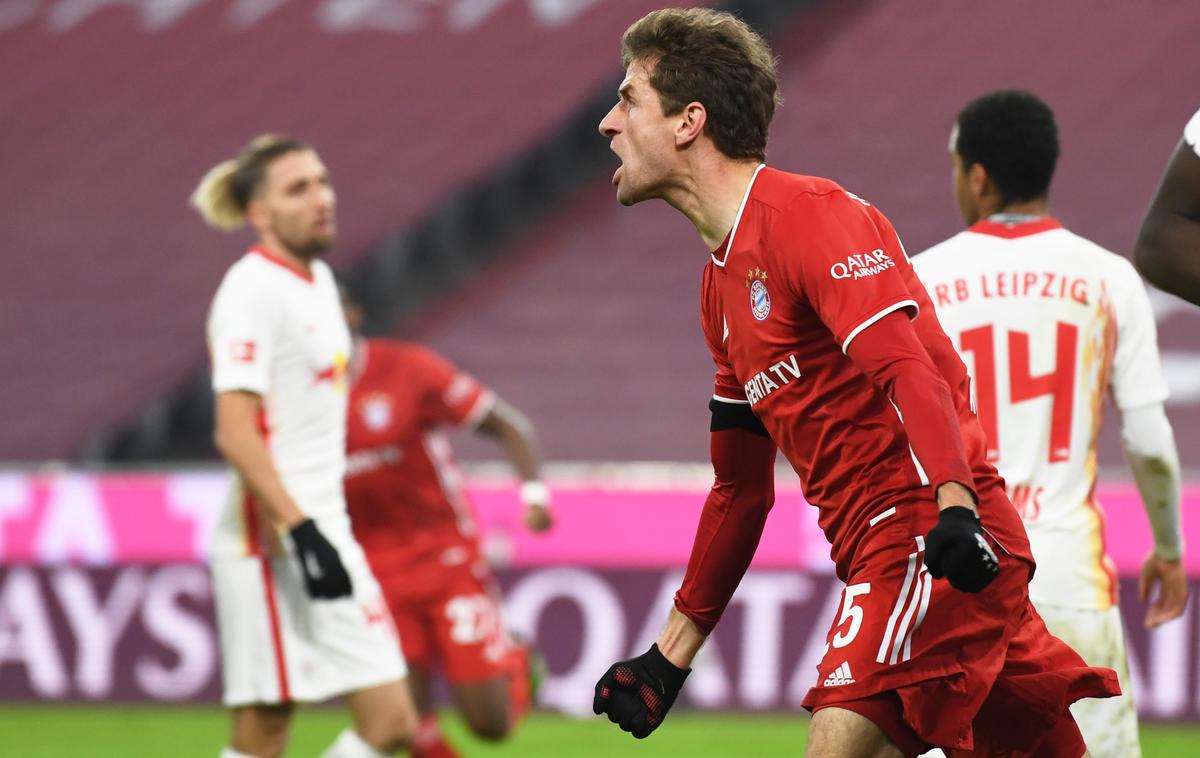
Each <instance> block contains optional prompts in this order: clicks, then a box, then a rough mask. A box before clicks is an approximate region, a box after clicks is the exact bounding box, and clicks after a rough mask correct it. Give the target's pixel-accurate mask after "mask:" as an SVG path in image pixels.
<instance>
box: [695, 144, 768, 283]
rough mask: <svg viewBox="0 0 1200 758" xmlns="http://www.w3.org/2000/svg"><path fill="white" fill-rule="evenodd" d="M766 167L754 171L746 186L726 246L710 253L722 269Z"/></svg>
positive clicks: (714, 261)
mask: <svg viewBox="0 0 1200 758" xmlns="http://www.w3.org/2000/svg"><path fill="white" fill-rule="evenodd" d="M766 167H767V164H765V163H760V164H758V167H757V168H755V169H754V175H753V176H751V177H750V183H749V184H747V185H746V194H744V195H742V204H741V205H739V206H738V212H737V215H736V216H734V218H733V228H731V229H730V230H729V236H727V237H726V238H725V244H724V245H722V246H720V247H718V248H717V249H716V250H714V251H713V252H711V253H709V255H711V256H712V262H713V263H715V264H717V265H718V266H720V267H721V268H725V261H727V260H729V251H730V250H732V249H733V236H734V235H735V234H737V228H738V224H740V223H741V222H742V211H744V210H746V201H747V200H749V199H750V190H751V189H753V188H754V180H755V179H757V178H758V172H759V171H762V170H763V169H764V168H766ZM721 247H724V248H725V251H724V253H723V254H722V255H721V258H720V260H717V251H719V250H721Z"/></svg>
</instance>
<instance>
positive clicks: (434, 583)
mask: <svg viewBox="0 0 1200 758" xmlns="http://www.w3.org/2000/svg"><path fill="white" fill-rule="evenodd" d="M369 557H370V561H371V568H372V570H373V571H374V572H375V576H376V578H377V579H378V580H379V584H380V587H382V589H383V594H384V597H385V598H386V599H387V603H388V608H389V609H390V610H391V612H392V618H393V619H394V620H395V622H396V631H397V632H398V633H399V634H400V646H401V648H402V649H403V650H404V657H405V659H406V660H407V661H408V663H409V665H411V666H420V667H423V668H426V669H428V668H431V667H432V666H433V665H434V664H435V663H437V664H440V666H441V668H442V670H443V672H444V673H445V675H446V678H447V679H449V680H450V681H451V682H453V683H455V684H466V683H471V682H481V681H485V680H488V679H493V678H496V677H499V676H505V675H507V673H508V671H509V666H510V665H511V664H510V663H509V650H510V648H511V642H510V640H509V637H508V633H507V632H506V631H505V629H504V625H503V624H502V622H501V619H500V603H499V602H498V598H499V592H498V588H497V586H496V582H495V580H494V579H493V578H492V575H491V572H490V570H489V569H488V567H487V564H486V562H485V561H484V560H483V559H482V558H480V557H479V555H478V553H477V551H476V550H475V549H474V548H473V546H472V547H467V546H463V545H456V546H451V547H448V548H446V549H444V550H441V551H439V552H434V553H432V554H430V555H429V556H428V557H426V558H424V559H422V560H419V561H413V560H411V559H410V558H409V557H408V556H405V557H403V558H401V557H400V556H394V557H389V556H387V555H371V556H369Z"/></svg>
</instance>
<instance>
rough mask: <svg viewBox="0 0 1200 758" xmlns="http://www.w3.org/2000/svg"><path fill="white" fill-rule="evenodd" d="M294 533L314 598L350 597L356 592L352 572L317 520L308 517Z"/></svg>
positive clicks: (307, 585) (310, 592)
mask: <svg viewBox="0 0 1200 758" xmlns="http://www.w3.org/2000/svg"><path fill="white" fill-rule="evenodd" d="M291 533H292V542H293V543H294V544H295V545H296V557H297V558H299V559H300V571H301V572H302V573H303V574H304V587H305V589H307V590H308V596H309V597H311V598H312V599H313V600H333V599H335V598H339V597H346V596H348V595H349V594H350V592H351V591H352V588H351V586H350V575H349V574H347V573H346V567H345V566H343V565H342V559H341V558H339V557H338V554H337V550H335V549H334V547H333V545H331V544H329V540H327V539H325V535H323V534H321V532H320V530H318V529H317V525H316V524H315V523H314V522H313V520H312V519H310V518H309V519H304V520H303V521H301V522H300V523H299V524H296V525H295V526H294V527H292V532H291Z"/></svg>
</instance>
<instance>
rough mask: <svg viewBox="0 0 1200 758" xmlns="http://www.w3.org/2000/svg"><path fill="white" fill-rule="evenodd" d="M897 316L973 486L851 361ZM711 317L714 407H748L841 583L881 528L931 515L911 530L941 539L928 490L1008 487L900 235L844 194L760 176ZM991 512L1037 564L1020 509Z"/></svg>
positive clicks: (722, 270) (723, 257)
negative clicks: (943, 400)
mask: <svg viewBox="0 0 1200 758" xmlns="http://www.w3.org/2000/svg"><path fill="white" fill-rule="evenodd" d="M896 311H904V312H906V313H907V314H908V315H909V317H910V318H911V319H912V320H913V321H912V323H913V327H914V329H915V331H916V334H917V337H918V338H919V340H920V342H921V345H922V346H923V347H924V349H925V351H926V352H927V353H928V356H929V358H930V359H931V360H932V362H933V364H934V366H935V368H936V369H937V371H938V372H939V373H940V374H941V376H942V377H943V378H944V379H945V382H946V384H947V385H949V387H950V390H951V392H952V395H953V398H952V401H953V404H954V410H955V412H956V414H957V417H958V420H959V425H960V428H961V433H962V441H963V450H962V452H963V453H965V455H966V465H967V466H969V469H970V470H969V472H968V471H964V470H962V465H963V464H962V463H961V454H960V456H959V457H958V461H959V463H958V464H957V467H956V466H955V464H954V461H953V458H954V457H955V456H947V457H945V458H942V457H940V456H937V455H928V456H927V458H928V460H925V461H920V460H918V457H917V455H916V453H915V452H914V451H913V447H911V446H910V438H909V432H907V431H906V425H905V422H904V421H903V420H902V419H901V415H900V411H899V409H898V408H897V407H896V406H895V405H893V404H892V402H891V400H890V399H889V397H888V395H887V394H885V393H884V392H883V391H881V390H880V389H879V388H878V387H877V386H876V385H875V384H874V383H873V382H872V380H871V378H870V377H868V376H867V375H866V374H864V373H863V372H862V371H860V370H859V368H858V367H857V366H856V365H855V363H854V362H853V361H852V360H851V359H850V358H849V357H847V355H846V351H847V350H848V349H849V347H850V344H851V342H852V341H853V340H854V339H855V338H856V337H857V336H858V335H859V334H860V333H861V332H862V331H863V330H864V329H866V328H867V327H869V326H871V325H872V324H874V323H876V322H877V321H879V320H880V319H882V318H884V317H885V316H888V315H889V314H891V313H893V312H896ZM700 312H701V322H702V325H703V328H704V334H705V337H706V339H707V342H708V345H709V348H710V349H711V351H712V355H713V360H714V361H715V363H716V366H717V371H716V387H715V391H714V396H715V399H716V400H718V401H723V402H733V403H749V404H750V406H751V408H752V409H753V411H754V413H755V415H756V416H757V417H758V418H759V420H761V421H762V423H763V425H764V426H765V427H766V429H767V431H768V432H769V433H770V435H771V438H772V439H773V440H774V441H775V443H776V444H777V445H778V446H779V449H780V450H781V451H782V452H783V454H784V456H785V457H786V458H787V460H788V461H789V463H791V465H792V468H793V469H795V471H796V473H797V474H798V475H799V477H800V481H801V483H802V485H803V487H804V494H805V497H806V499H807V500H808V501H809V502H810V503H812V504H813V505H815V506H817V507H818V508H819V509H820V516H819V522H820V525H821V528H822V529H823V530H824V532H825V535H826V537H827V538H828V539H829V542H830V544H831V546H832V556H833V558H834V560H835V561H836V563H837V568H838V575H839V576H840V577H841V578H842V579H843V580H845V579H846V577H847V575H848V572H849V567H850V565H851V564H852V563H853V561H854V558H855V551H856V549H857V548H858V546H859V544H860V541H861V538H862V536H863V535H864V533H865V531H866V529H867V528H868V526H869V525H870V524H871V523H872V520H873V519H874V521H878V520H879V519H880V518H885V517H887V516H888V515H890V514H892V513H894V512H895V511H896V510H897V509H908V508H914V509H919V510H920V511H921V512H920V514H917V513H913V514H910V517H912V518H918V516H919V518H920V519H921V520H923V521H924V520H928V525H929V526H930V527H932V526H933V524H934V523H935V522H936V515H937V509H936V507H935V505H934V502H935V501H934V496H933V492H932V491H931V490H930V486H929V485H930V484H931V479H932V480H933V481H932V484H933V485H935V486H936V485H938V484H941V483H943V482H945V481H963V480H967V479H973V481H963V483H964V484H966V485H967V486H972V485H973V486H974V488H975V490H976V491H977V492H979V493H980V496H981V498H982V497H983V495H984V493H985V491H990V490H992V489H994V488H995V487H997V486H1000V487H1002V486H1003V483H1002V481H1001V480H1000V479H999V477H998V475H997V474H996V471H995V469H994V468H993V467H992V466H991V465H990V464H988V463H987V462H986V460H985V442H986V440H985V436H984V433H983V430H982V428H981V427H980V425H979V423H978V421H977V419H976V418H975V414H974V413H973V412H972V410H971V401H970V384H969V379H968V375H967V371H966V368H965V366H964V365H963V363H962V361H961V360H959V357H958V355H957V353H956V352H955V350H954V346H953V345H952V344H951V343H950V341H949V340H948V339H947V338H946V336H945V334H944V333H943V332H942V329H941V326H940V325H939V324H938V321H937V316H936V315H935V314H934V308H933V305H932V303H931V302H930V300H929V297H928V295H926V293H925V289H924V287H923V286H922V285H921V282H920V280H918V278H917V276H916V274H915V273H914V271H913V268H912V265H911V264H910V263H909V261H908V256H907V255H906V254H905V252H904V248H903V246H902V245H901V243H900V240H899V238H898V237H897V235H896V232H895V230H894V229H893V228H892V225H891V224H890V223H889V222H888V220H887V219H886V218H885V217H884V216H883V214H882V213H880V212H879V211H878V210H877V209H876V208H875V207H873V206H872V205H870V204H869V203H867V202H866V201H864V200H862V199H861V198H858V197H857V196H855V195H853V194H851V193H849V192H847V191H845V190H844V189H842V188H841V187H840V186H838V185H837V184H836V183H834V182H832V181H829V180H827V179H820V178H815V177H808V176H799V175H796V174H789V173H785V172H782V171H777V170H774V169H770V168H765V167H764V168H760V170H759V171H758V172H757V174H756V175H755V178H754V179H753V180H752V181H751V184H750V187H749V188H748V190H747V193H746V197H745V198H744V200H743V203H742V208H741V209H740V210H739V213H738V216H737V219H736V220H735V221H734V225H733V228H732V229H731V230H730V233H729V237H728V238H727V239H726V241H725V243H724V244H723V245H722V246H721V247H720V248H719V249H718V250H717V251H716V252H715V253H713V255H712V258H711V260H710V261H709V263H708V265H707V267H706V268H705V271H704V279H703V287H702V295H701V303H700ZM909 423H910V424H912V423H920V420H916V421H915V422H914V420H911V419H910V420H909ZM935 447H936V446H935ZM929 449H930V448H929V446H926V447H925V450H926V451H927V452H928V451H929ZM923 463H924V464H925V465H924V467H923V465H922V464H923ZM926 469H929V471H928V475H927V471H926ZM989 499H990V498H989ZM889 509H891V510H889ZM980 511H981V513H980V518H981V520H982V521H983V523H984V525H985V527H986V528H988V529H989V530H990V531H992V532H993V534H994V535H995V537H996V538H997V539H998V540H999V541H1000V543H1001V544H1002V545H1004V546H1005V547H1006V548H1007V549H1010V550H1012V551H1014V552H1015V553H1016V554H1017V555H1019V556H1020V557H1022V558H1024V559H1028V558H1029V556H1028V542H1027V540H1026V538H1025V535H1024V531H1023V529H1022V528H1021V526H1020V521H1019V519H1018V518H1017V515H1016V512H1015V511H1014V510H1013V508H1012V507H1011V505H1009V504H1008V503H1007V502H1004V503H1003V504H1002V506H999V507H994V508H981V509H980Z"/></svg>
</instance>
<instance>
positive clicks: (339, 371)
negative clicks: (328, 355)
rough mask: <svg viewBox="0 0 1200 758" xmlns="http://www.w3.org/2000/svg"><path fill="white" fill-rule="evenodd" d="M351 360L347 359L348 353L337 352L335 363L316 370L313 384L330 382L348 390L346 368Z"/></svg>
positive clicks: (336, 386) (340, 389)
mask: <svg viewBox="0 0 1200 758" xmlns="http://www.w3.org/2000/svg"><path fill="white" fill-rule="evenodd" d="M349 365H350V362H349V361H348V360H347V359H346V354H345V353H342V352H338V353H335V354H334V356H333V363H332V364H330V365H329V366H327V367H325V368H323V369H321V370H320V371H317V372H315V375H314V376H313V384H320V383H322V382H329V383H330V384H332V385H333V386H334V388H335V389H337V390H339V391H341V392H345V391H346V368H347V367H348V366H349Z"/></svg>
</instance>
